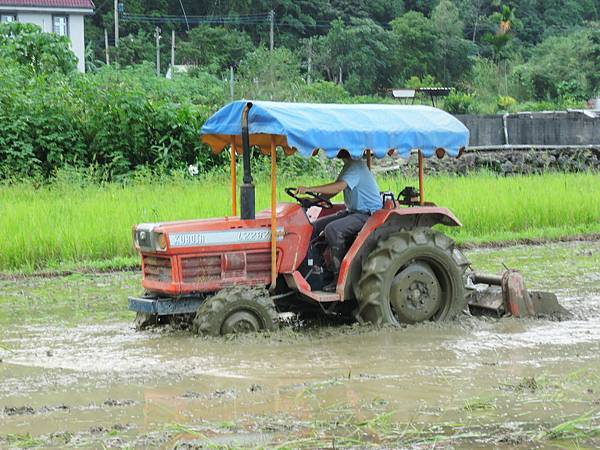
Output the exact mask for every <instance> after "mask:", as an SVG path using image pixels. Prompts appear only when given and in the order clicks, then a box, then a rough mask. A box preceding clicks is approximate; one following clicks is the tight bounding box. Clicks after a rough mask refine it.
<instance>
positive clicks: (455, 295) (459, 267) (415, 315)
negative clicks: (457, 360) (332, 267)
mask: <svg viewBox="0 0 600 450" xmlns="http://www.w3.org/2000/svg"><path fill="white" fill-rule="evenodd" d="M468 265H469V262H468V261H467V259H466V258H465V257H464V255H463V254H462V253H461V252H460V251H459V250H458V249H457V248H456V247H455V244H454V241H453V240H452V239H450V238H449V237H447V236H445V235H444V234H442V233H439V232H437V231H434V230H432V229H430V228H415V229H412V230H408V231H399V232H396V233H393V234H391V235H390V236H389V237H387V238H386V239H384V240H381V241H380V242H379V243H378V244H377V246H376V247H375V249H374V250H373V251H372V252H371V253H370V254H369V255H368V256H367V258H366V259H365V261H364V263H363V267H362V275H361V278H360V280H359V282H358V293H359V295H358V308H357V309H356V311H355V314H354V315H355V317H356V318H357V320H358V321H359V322H361V323H367V322H370V323H372V324H375V325H388V324H389V325H399V324H401V323H417V322H422V321H425V320H433V321H444V320H449V319H452V318H454V317H456V316H457V315H458V314H459V313H461V312H462V311H463V310H464V309H465V307H466V302H467V299H466V294H465V271H466V269H467V267H468Z"/></svg>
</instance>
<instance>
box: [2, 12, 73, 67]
mask: <svg viewBox="0 0 600 450" xmlns="http://www.w3.org/2000/svg"><path fill="white" fill-rule="evenodd" d="M0 53H2V54H3V55H4V56H6V57H8V58H10V59H12V60H14V61H16V62H17V63H19V64H22V65H23V66H26V67H28V68H30V69H31V70H32V71H33V72H34V73H40V72H46V73H53V72H62V73H65V74H66V73H70V72H73V71H75V70H76V69H77V57H76V56H75V54H74V53H73V52H72V51H71V48H70V41H69V38H68V37H66V36H58V35H56V34H54V33H43V32H42V29H41V28H40V27H38V26H37V25H33V24H30V23H20V22H12V23H2V24H0Z"/></svg>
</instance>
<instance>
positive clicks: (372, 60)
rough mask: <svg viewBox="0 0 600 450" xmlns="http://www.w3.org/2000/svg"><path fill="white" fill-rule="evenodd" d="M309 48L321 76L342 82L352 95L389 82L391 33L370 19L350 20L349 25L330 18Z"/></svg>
mask: <svg viewBox="0 0 600 450" xmlns="http://www.w3.org/2000/svg"><path fill="white" fill-rule="evenodd" d="M313 51H314V54H315V57H314V65H315V68H316V69H317V70H319V71H320V72H321V73H322V74H323V76H324V77H325V79H326V80H329V81H335V82H337V83H340V84H341V83H343V84H344V87H345V88H346V89H347V90H348V91H349V92H351V93H353V94H366V93H371V92H373V91H374V90H376V89H378V88H381V87H383V86H386V85H388V84H389V73H390V56H391V34H390V33H389V32H386V31H385V30H384V29H383V28H382V27H381V26H379V25H377V24H375V23H374V22H373V21H372V20H370V19H353V20H352V22H351V24H350V26H345V25H344V24H343V22H342V21H341V20H335V21H333V22H332V24H331V28H330V30H329V32H328V33H327V35H326V36H322V37H320V38H318V39H316V40H315V42H314V43H313Z"/></svg>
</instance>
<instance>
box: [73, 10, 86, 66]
mask: <svg viewBox="0 0 600 450" xmlns="http://www.w3.org/2000/svg"><path fill="white" fill-rule="evenodd" d="M69 37H70V38H71V49H72V50H73V53H75V56H77V69H78V70H79V71H80V72H85V43H84V40H83V37H84V30H83V15H81V14H71V15H70V16H69Z"/></svg>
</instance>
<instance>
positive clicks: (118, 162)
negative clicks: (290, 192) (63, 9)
mask: <svg viewBox="0 0 600 450" xmlns="http://www.w3.org/2000/svg"><path fill="white" fill-rule="evenodd" d="M182 7H183V8H185V10H186V12H187V15H188V16H190V18H191V16H200V15H220V16H229V17H234V18H235V17H239V21H238V22H239V23H237V24H236V23H235V20H232V22H234V23H232V24H229V25H226V26H222V25H211V26H208V25H194V26H191V27H190V29H189V30H188V29H187V27H186V26H185V23H183V22H175V21H174V20H171V21H170V22H169V20H166V22H165V23H163V24H161V28H162V36H163V38H162V40H161V56H162V57H161V62H162V67H161V71H162V73H163V74H164V73H165V72H166V69H167V66H168V65H169V60H170V57H169V56H170V55H169V53H170V48H169V47H170V46H169V45H168V37H169V35H170V33H169V32H170V30H172V29H174V30H175V31H176V64H185V65H188V71H187V73H176V74H175V75H174V78H173V79H172V80H166V79H165V78H163V77H157V76H156V75H155V74H154V71H155V69H154V58H155V51H156V48H155V42H154V36H153V33H154V27H155V24H154V23H151V21H150V20H146V19H139V20H136V21H128V20H125V19H126V16H123V17H122V21H121V39H120V43H119V47H118V48H115V47H111V48H110V49H109V52H110V55H111V62H112V65H111V66H107V65H105V64H104V62H103V59H104V48H103V39H102V38H101V36H102V34H103V32H102V29H103V28H104V27H106V28H107V29H109V30H111V31H112V20H113V16H112V9H111V8H112V6H111V3H110V2H103V3H100V4H99V6H98V9H97V11H96V14H95V15H94V16H91V17H89V18H87V19H86V20H87V23H86V38H87V40H88V43H87V47H88V52H87V57H86V58H87V60H86V65H87V71H88V73H87V74H85V75H83V74H78V73H76V72H75V67H76V64H75V63H76V59H75V57H74V55H73V53H72V52H71V51H70V49H69V45H68V40H67V39H66V38H64V37H58V36H55V35H53V34H47V33H42V32H41V31H40V29H39V28H38V27H36V26H35V25H28V24H20V23H12V24H2V25H0V86H2V89H0V179H16V178H20V177H23V176H33V177H42V178H46V177H49V176H52V175H53V174H54V173H55V172H56V171H57V170H60V169H62V168H65V167H85V168H89V167H91V168H92V170H93V171H94V172H96V173H97V174H98V176H99V177H102V178H109V179H115V178H119V177H122V176H125V175H127V174H130V173H131V172H132V171H135V170H137V169H141V170H147V168H151V170H153V171H159V172H160V171H172V170H182V169H184V168H186V167H187V166H188V165H189V164H195V165H198V166H199V170H200V171H208V170H212V169H213V168H214V167H215V166H219V165H220V164H221V163H222V158H220V157H214V156H212V155H210V153H209V151H208V149H207V148H205V147H204V148H203V146H202V144H201V143H200V141H199V139H198V130H199V128H200V126H201V124H202V122H203V121H204V120H205V118H206V117H207V116H208V114H210V113H211V112H213V111H214V110H216V109H217V108H218V107H220V106H221V105H222V104H224V103H226V102H227V101H229V100H230V99H231V97H230V87H229V84H228V80H229V71H230V68H231V67H233V68H234V72H235V85H234V89H233V98H261V99H269V100H287V101H311V102H340V103H343V102H394V100H393V99H392V98H391V97H390V96H389V94H388V93H387V89H389V88H391V87H401V86H406V87H422V86H440V85H446V86H451V87H453V88H454V91H453V92H452V93H451V95H450V96H449V97H448V98H446V99H445V100H443V101H442V102H441V103H439V106H441V107H443V108H445V109H446V110H448V111H450V112H452V113H498V112H505V111H509V112H512V111H519V110H539V109H541V110H547V109H562V108H568V107H583V106H585V102H586V101H587V100H588V99H590V98H593V97H595V96H598V95H599V94H600V75H598V70H597V67H600V28H599V27H598V23H597V22H595V21H596V20H598V12H599V10H600V0H565V1H561V2H558V1H539V0H513V1H505V2H504V3H501V2H497V1H495V0H494V1H490V0H455V1H450V0H415V1H412V0H404V1H402V0H375V1H370V2H364V1H357V0H317V1H304V0H302V1H292V0H270V1H266V0H244V1H243V2H241V1H237V0H236V1H228V0H223V1H219V2H192V1H190V0H182V2H179V1H173V0H160V1H141V0H127V1H126V2H125V13H126V14H145V15H147V16H155V17H158V16H162V15H166V14H171V15H179V14H181V8H182ZM271 9H273V10H274V11H275V49H274V50H273V51H270V50H269V49H268V42H269V32H268V31H269V30H268V28H269V27H268V23H267V22H266V21H265V20H264V14H263V16H259V17H263V19H254V18H253V19H251V20H254V21H256V23H252V24H249V23H248V17H249V16H247V15H248V14H258V13H265V12H268V11H269V10H271ZM244 17H245V18H246V19H244ZM252 17H254V16H252ZM427 100H428V99H425V98H424V99H421V101H423V102H426V101H427ZM303 164H312V163H308V162H307V163H302V164H301V163H299V162H297V161H295V160H293V159H290V161H289V162H288V161H287V160H286V162H284V163H283V168H284V169H285V170H287V169H289V170H291V171H298V172H302V171H303V170H305V169H306V167H307V166H306V165H303Z"/></svg>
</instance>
